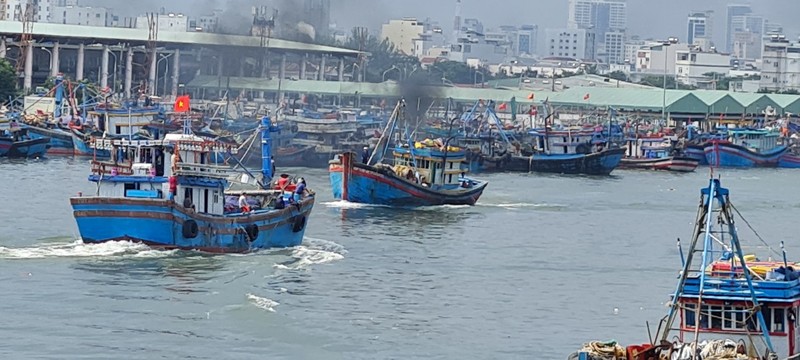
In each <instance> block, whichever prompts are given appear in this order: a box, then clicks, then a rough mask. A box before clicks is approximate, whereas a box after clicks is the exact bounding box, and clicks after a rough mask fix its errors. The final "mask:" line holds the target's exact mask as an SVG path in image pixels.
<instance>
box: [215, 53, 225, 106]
mask: <svg viewBox="0 0 800 360" xmlns="http://www.w3.org/2000/svg"><path fill="white" fill-rule="evenodd" d="M224 63H225V58H224V56H223V55H222V52H219V53H217V93H218V94H217V95H218V96H222V94H223V93H224V91H223V89H222V71H223V70H225V68H224V67H223V66H222V65H223V64H224Z"/></svg>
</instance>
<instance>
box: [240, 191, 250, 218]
mask: <svg viewBox="0 0 800 360" xmlns="http://www.w3.org/2000/svg"><path fill="white" fill-rule="evenodd" d="M239 208H241V209H242V213H244V214H247V213H249V212H250V204H248V203H247V194H246V193H242V194H241V195H239Z"/></svg>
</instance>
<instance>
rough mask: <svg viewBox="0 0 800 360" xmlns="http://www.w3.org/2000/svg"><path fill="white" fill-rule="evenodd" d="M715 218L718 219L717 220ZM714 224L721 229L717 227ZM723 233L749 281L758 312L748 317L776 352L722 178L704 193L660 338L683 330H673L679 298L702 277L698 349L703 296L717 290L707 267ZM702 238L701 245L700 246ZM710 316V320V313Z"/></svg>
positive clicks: (709, 186)
mask: <svg viewBox="0 0 800 360" xmlns="http://www.w3.org/2000/svg"><path fill="white" fill-rule="evenodd" d="M713 215H717V216H716V217H715V216H713ZM715 225H719V226H718V227H715ZM722 234H728V235H729V238H730V244H729V246H730V250H731V252H733V254H734V256H735V257H736V259H737V260H738V261H739V264H741V266H742V274H743V275H744V277H745V279H746V283H747V290H745V291H749V294H750V302H752V305H753V308H752V310H751V311H752V312H754V313H755V314H752V313H751V314H750V315H749V316H747V317H746V318H748V319H749V318H750V317H751V316H752V315H755V316H756V318H757V320H758V324H759V326H760V328H761V332H762V336H763V338H764V343H765V344H766V346H767V351H768V352H774V348H773V347H772V341H771V340H770V336H769V328H768V327H767V325H766V322H765V320H764V315H763V314H762V312H761V305H760V304H759V302H758V298H757V297H756V293H755V289H754V287H753V280H752V275H751V273H750V271H751V270H750V269H749V267H748V266H747V263H746V262H745V259H744V253H743V251H742V247H741V243H740V242H739V236H738V234H737V232H736V226H735V224H734V220H733V213H732V211H731V204H730V197H729V191H728V189H726V188H723V187H722V186H721V185H720V180H719V179H713V178H712V179H710V180H709V185H708V187H707V188H704V189H702V190H701V196H700V206H699V208H698V211H697V219H696V220H695V228H694V233H693V235H692V242H691V244H690V246H689V252H688V255H687V257H686V261H685V263H684V265H683V270H682V271H681V277H680V280H679V281H678V286H677V288H676V289H675V293H674V294H673V296H672V300H671V301H670V306H669V313H668V315H667V317H666V327H665V328H664V333H663V334H662V335H661V341H662V342H664V341H669V333H670V330H680V328H679V327H674V326H673V323H674V322H675V320H676V317H677V316H678V314H679V312H680V310H681V302H680V299H681V298H682V297H683V295H684V294H685V287H686V280H687V279H688V278H689V276H694V277H699V279H700V284H699V291H698V297H697V303H696V305H695V306H696V307H695V309H694V311H695V314H697V315H695V319H696V320H695V321H696V322H697V323H696V324H695V331H694V335H695V336H694V337H695V338H694V345H695V346H697V343H698V342H699V340H698V338H699V329H700V318H701V316H702V311H703V308H702V307H701V305H702V303H703V296H704V295H706V294H705V293H706V291H708V290H712V289H713V287H714V286H713V285H712V284H707V282H706V281H707V280H706V268H707V267H708V265H709V263H710V261H712V260H710V258H711V256H713V255H712V254H713V249H712V247H713V244H714V242H717V241H720V240H719V239H721V237H719V235H722ZM701 239H702V244H700V241H701ZM726 246H727V245H726ZM695 253H701V254H702V255H701V256H702V259H701V261H700V263H701V264H700V266H699V267H692V263H693V261H692V260H693V258H694V254H695ZM731 271H735V270H734V268H733V267H731ZM708 316H709V317H710V314H709V315H708Z"/></svg>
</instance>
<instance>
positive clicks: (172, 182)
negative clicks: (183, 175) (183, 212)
mask: <svg viewBox="0 0 800 360" xmlns="http://www.w3.org/2000/svg"><path fill="white" fill-rule="evenodd" d="M177 193H178V177H177V176H175V175H172V176H170V177H169V199H170V200H172V201H174V200H175V194H177Z"/></svg>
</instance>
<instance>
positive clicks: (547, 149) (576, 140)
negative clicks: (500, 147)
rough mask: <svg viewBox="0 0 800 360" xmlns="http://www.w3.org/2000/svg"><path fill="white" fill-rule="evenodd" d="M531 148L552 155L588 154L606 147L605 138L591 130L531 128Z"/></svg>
mask: <svg viewBox="0 0 800 360" xmlns="http://www.w3.org/2000/svg"><path fill="white" fill-rule="evenodd" d="M528 134H529V135H531V136H533V148H534V150H536V151H538V152H544V153H548V154H552V155H571V154H590V153H593V152H599V151H601V150H603V149H605V147H606V140H605V139H604V138H603V136H602V135H601V134H599V133H596V132H594V131H593V130H585V129H578V130H575V131H572V130H569V129H568V130H566V131H564V130H559V131H544V130H540V129H537V130H531V131H529V132H528Z"/></svg>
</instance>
